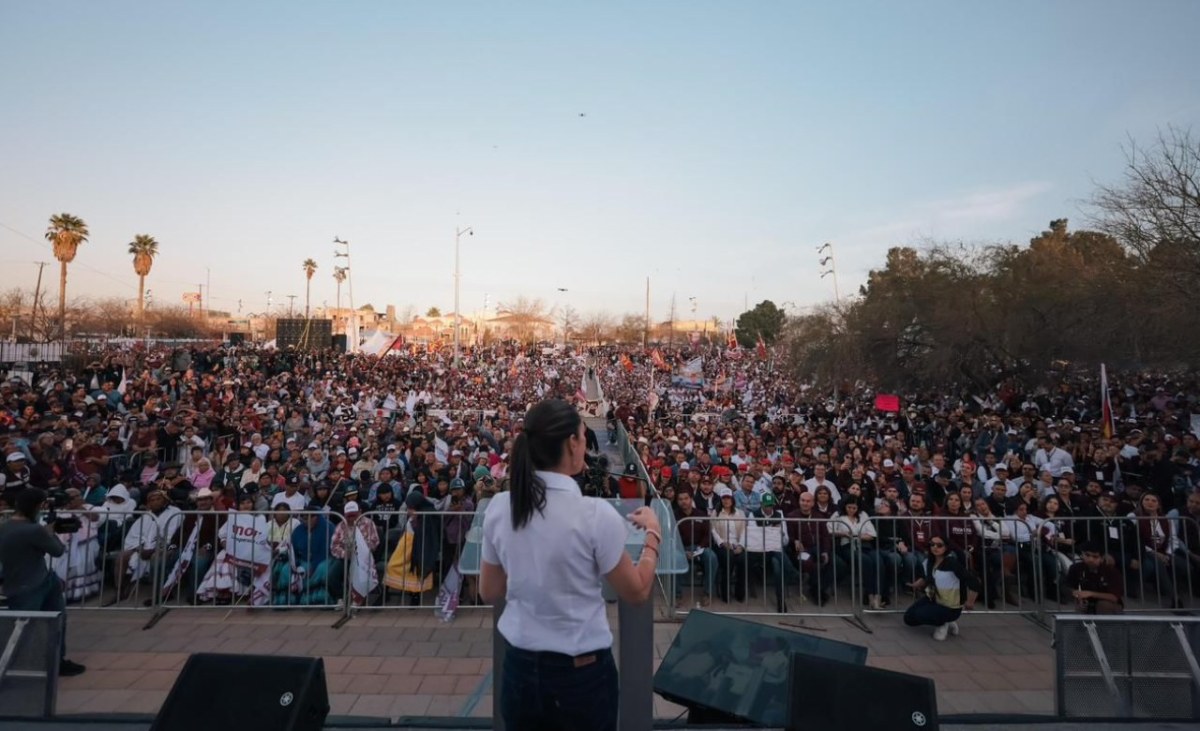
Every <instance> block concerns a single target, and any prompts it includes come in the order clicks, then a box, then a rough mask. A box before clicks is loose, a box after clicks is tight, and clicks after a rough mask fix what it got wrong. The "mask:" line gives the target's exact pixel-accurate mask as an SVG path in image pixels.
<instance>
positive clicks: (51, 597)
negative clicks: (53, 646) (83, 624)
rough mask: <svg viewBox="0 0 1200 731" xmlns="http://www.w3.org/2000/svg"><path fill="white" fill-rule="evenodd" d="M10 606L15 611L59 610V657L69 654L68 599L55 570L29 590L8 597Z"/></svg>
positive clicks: (60, 658)
mask: <svg viewBox="0 0 1200 731" xmlns="http://www.w3.org/2000/svg"><path fill="white" fill-rule="evenodd" d="M8 608H9V609H11V610H13V611H14V612H58V613H59V615H60V616H61V620H60V621H59V633H58V638H59V642H58V659H59V660H60V661H61V660H62V659H63V658H65V657H66V656H67V600H66V598H65V597H64V596H63V588H62V582H60V581H59V580H58V575H57V574H55V573H54V572H53V571H49V572H47V573H46V578H45V580H43V581H42V583H41V584H40V585H38V586H37V587H35V588H33V589H30V590H29V591H24V592H21V593H20V594H14V595H13V596H10V597H9V598H8Z"/></svg>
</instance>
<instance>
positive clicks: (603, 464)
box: [580, 455, 608, 497]
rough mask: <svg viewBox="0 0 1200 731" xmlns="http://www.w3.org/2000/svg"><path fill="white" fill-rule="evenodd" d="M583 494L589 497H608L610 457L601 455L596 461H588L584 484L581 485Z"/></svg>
mask: <svg viewBox="0 0 1200 731" xmlns="http://www.w3.org/2000/svg"><path fill="white" fill-rule="evenodd" d="M580 487H581V488H582V490H583V494H584V495H586V496H588V497H607V496H608V457H606V456H604V455H601V456H600V457H598V458H596V459H595V460H588V467H587V469H586V470H584V479H583V484H582V485H580Z"/></svg>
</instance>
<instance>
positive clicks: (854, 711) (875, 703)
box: [787, 654, 938, 731]
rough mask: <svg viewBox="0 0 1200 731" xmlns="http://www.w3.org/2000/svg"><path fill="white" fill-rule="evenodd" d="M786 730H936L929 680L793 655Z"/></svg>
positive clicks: (935, 697)
mask: <svg viewBox="0 0 1200 731" xmlns="http://www.w3.org/2000/svg"><path fill="white" fill-rule="evenodd" d="M788 688H789V691H788V694H787V697H788V721H787V731H824V729H833V728H836V729H839V731H937V728H938V712H937V692H936V690H935V687H934V683H933V681H932V680H930V679H929V678H922V677H920V676H917V675H906V674H904V673H897V672H893V671H891V670H883V669H880V668H869V667H866V666H864V665H854V664H851V663H845V662H839V661H837V660H831V659H829V658H824V657H813V656H811V655H800V654H797V655H793V656H792V660H791V671H790V672H789V674H788Z"/></svg>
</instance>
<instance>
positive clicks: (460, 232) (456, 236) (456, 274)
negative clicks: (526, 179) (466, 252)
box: [454, 226, 475, 369]
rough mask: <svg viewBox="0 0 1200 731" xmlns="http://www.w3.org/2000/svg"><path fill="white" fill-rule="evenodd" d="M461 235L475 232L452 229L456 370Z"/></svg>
mask: <svg viewBox="0 0 1200 731" xmlns="http://www.w3.org/2000/svg"><path fill="white" fill-rule="evenodd" d="M463 234H466V235H468V236H474V235H475V230H474V229H472V228H471V227H470V226H467V227H466V228H455V229H454V368H455V369H457V368H458V365H459V362H460V361H461V356H460V354H459V342H458V336H459V332H458V331H459V329H460V328H461V327H462V326H461V325H460V323H459V319H460V316H459V314H458V277H459V268H458V263H459V261H458V240H459V239H460V238H462V235H463Z"/></svg>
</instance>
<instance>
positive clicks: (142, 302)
mask: <svg viewBox="0 0 1200 731" xmlns="http://www.w3.org/2000/svg"><path fill="white" fill-rule="evenodd" d="M129 253H130V254H133V271H135V272H137V275H138V322H141V321H142V318H143V317H144V316H145V314H146V277H147V276H149V274H150V267H152V266H154V257H156V256H158V242H157V241H155V240H154V237H153V236H150V235H148V234H138V235H137V236H134V237H133V241H130V242H129Z"/></svg>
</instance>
